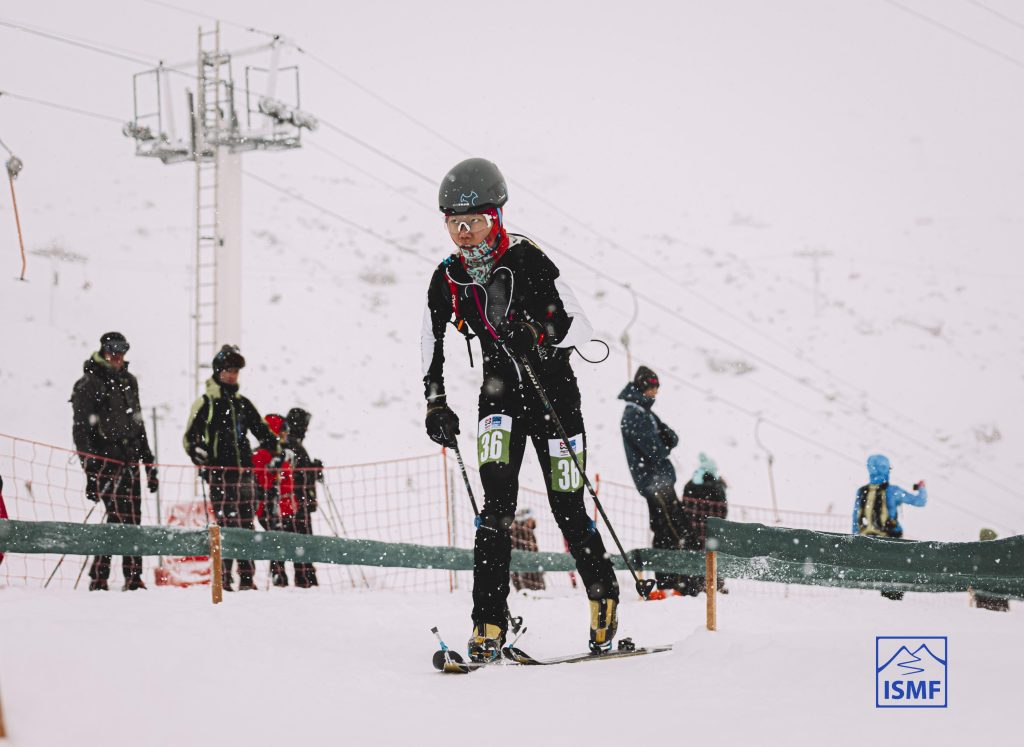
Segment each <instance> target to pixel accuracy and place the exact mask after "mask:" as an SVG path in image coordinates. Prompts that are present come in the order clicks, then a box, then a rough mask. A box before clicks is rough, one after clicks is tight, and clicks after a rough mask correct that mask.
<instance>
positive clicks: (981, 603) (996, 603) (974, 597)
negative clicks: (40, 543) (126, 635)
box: [0, 483, 1010, 612]
mask: <svg viewBox="0 0 1024 747" xmlns="http://www.w3.org/2000/svg"><path fill="white" fill-rule="evenodd" d="M2 484H3V483H0V485H2ZM2 508H3V505H2V503H0V509H2ZM0 518H3V516H2V515H0ZM998 537H999V535H998V534H996V532H995V530H994V529H982V530H981V531H980V532H979V533H978V539H979V540H980V541H981V542H991V541H992V540H994V539H998ZM2 559H3V557H2V556H0V560H2ZM971 601H972V602H973V603H974V606H975V607H977V608H978V609H982V610H991V611H992V612H1009V611H1010V600H1009V599H1008V598H1007V597H1003V596H994V595H992V594H986V593H985V592H983V591H973V590H972V591H971Z"/></svg>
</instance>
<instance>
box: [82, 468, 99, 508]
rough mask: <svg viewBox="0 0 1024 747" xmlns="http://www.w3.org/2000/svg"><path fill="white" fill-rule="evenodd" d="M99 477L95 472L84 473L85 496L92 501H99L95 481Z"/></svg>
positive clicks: (97, 480)
mask: <svg viewBox="0 0 1024 747" xmlns="http://www.w3.org/2000/svg"><path fill="white" fill-rule="evenodd" d="M98 482H99V478H98V476H97V475H96V473H95V472H86V473H85V497H86V498H88V499H89V500H90V501H92V502H93V503H99V502H100V491H99V487H98V485H97V483H98Z"/></svg>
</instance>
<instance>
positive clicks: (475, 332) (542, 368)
mask: <svg viewBox="0 0 1024 747" xmlns="http://www.w3.org/2000/svg"><path fill="white" fill-rule="evenodd" d="M507 200H508V190H507V187H506V185H505V179H504V177H503V176H502V175H501V172H500V171H499V170H498V167H497V166H495V165H494V164H493V163H491V162H490V161H487V160H485V159H482V158H470V159H468V160H465V161H462V162H460V163H459V164H457V165H456V166H455V167H454V168H452V170H451V171H449V172H448V173H447V174H446V175H445V177H444V179H443V180H442V182H441V188H440V191H439V195H438V203H439V206H440V209H441V212H442V213H444V215H445V218H444V225H445V227H446V229H447V231H448V234H449V236H450V238H451V239H452V241H453V242H454V243H455V245H456V247H457V251H456V252H454V253H453V254H452V255H451V256H449V257H448V258H447V259H445V260H444V261H443V262H441V264H440V265H438V267H437V269H436V270H434V273H433V276H432V277H431V279H430V285H429V287H428V290H427V304H426V308H425V309H424V313H423V324H422V347H421V353H422V362H423V374H424V376H423V383H424V391H425V395H426V399H427V413H426V430H427V434H428V435H429V436H430V438H431V439H432V440H433V441H435V442H436V443H438V444H441V445H442V446H447V447H455V446H456V445H457V442H456V436H458V435H459V432H460V431H459V418H458V416H456V414H455V413H454V412H453V411H452V409H451V408H450V407H449V406H448V403H447V401H446V398H445V388H444V333H445V330H446V328H447V324H448V323H449V321H451V322H452V323H453V324H454V325H455V326H456V328H457V329H458V330H459V331H460V332H462V333H463V334H464V335H465V336H466V338H467V340H468V339H470V337H471V336H476V337H478V338H479V340H480V348H481V352H482V354H483V382H482V386H481V389H480V395H479V399H478V419H479V420H478V422H479V425H478V428H477V453H478V457H479V463H480V481H481V483H482V484H483V489H484V504H483V508H482V509H481V512H480V516H479V518H478V525H477V527H478V528H477V532H476V541H475V543H474V567H473V613H472V621H473V634H472V636H471V637H470V639H469V656H470V658H471V659H472V660H474V661H486V660H490V659H496V658H498V657H499V656H500V651H501V647H502V645H503V644H504V641H505V633H506V629H507V622H506V620H507V607H506V600H507V598H508V594H509V561H510V556H511V550H512V543H511V538H510V536H509V527H510V526H511V525H512V522H513V520H514V518H515V513H516V502H517V498H518V495H517V494H518V487H519V468H520V466H521V464H522V460H523V454H524V451H525V449H526V442H527V440H530V441H532V442H533V447H534V449H535V450H536V452H537V456H538V458H539V460H540V463H541V465H542V469H543V471H544V478H545V482H546V484H547V491H548V501H549V503H550V505H551V510H552V512H553V514H554V516H555V521H556V522H557V523H558V526H559V528H560V529H561V530H562V533H563V534H564V536H565V538H566V540H567V541H568V543H569V550H570V552H571V553H572V556H573V558H574V559H575V560H576V567H577V569H578V571H579V574H580V577H581V578H582V579H583V582H584V585H585V588H586V591H587V597H588V599H589V600H590V647H591V650H593V651H596V652H600V651H607V650H610V649H611V644H612V639H613V638H614V636H615V631H616V627H617V619H618V618H617V609H616V608H617V606H618V599H619V588H618V583H617V582H616V579H615V572H614V569H613V567H612V564H611V560H610V558H609V556H608V554H607V553H606V552H605V547H604V542H603V541H602V539H601V535H600V534H599V533H598V531H597V527H596V525H595V524H594V523H593V522H592V521H591V520H590V518H589V517H588V516H587V512H586V508H585V507H584V504H583V481H582V476H581V475H580V474H579V471H578V470H577V469H576V468H575V465H574V464H573V462H572V459H571V457H570V455H569V453H568V450H567V448H566V445H565V444H564V443H563V441H562V440H561V439H560V438H559V436H558V434H557V430H556V428H555V425H554V423H553V422H552V419H551V418H550V417H545V415H544V413H543V405H542V402H541V400H540V398H539V396H538V395H537V393H536V391H535V389H534V388H533V386H532V385H531V382H530V381H529V379H528V378H527V375H526V373H525V372H524V370H523V368H522V366H521V365H520V364H519V362H518V361H517V358H518V357H520V356H525V357H526V359H527V360H528V363H529V365H530V367H531V368H532V369H533V370H534V371H535V372H536V374H537V376H538V378H539V380H540V383H541V386H542V387H543V388H544V390H545V393H546V395H547V397H548V399H549V400H550V401H551V403H552V405H553V407H554V410H555V413H556V414H557V415H558V417H559V419H560V420H561V422H562V424H563V426H564V427H565V431H566V435H567V436H568V438H569V440H570V443H571V445H572V447H573V448H574V449H575V451H576V453H577V454H578V456H579V459H580V462H581V464H583V463H584V458H585V455H586V446H587V443H586V432H585V429H584V425H583V413H582V410H581V404H580V392H579V388H578V386H577V384H576V376H575V375H574V374H573V370H572V366H571V365H570V363H569V355H570V353H571V352H572V349H573V346H575V345H579V344H582V343H584V342H587V341H589V339H590V334H591V331H592V328H591V325H590V322H589V321H588V320H587V318H586V316H585V315H584V314H583V310H582V308H581V307H580V305H579V302H578V301H577V300H576V297H575V296H574V294H573V292H572V290H571V289H570V288H569V287H568V286H567V285H566V283H565V281H564V280H563V279H562V278H561V277H559V271H558V268H557V267H556V266H555V264H554V263H553V262H552V261H551V260H550V259H549V258H548V257H547V255H545V254H544V252H542V251H541V250H540V248H538V247H537V245H536V244H534V243H533V242H532V241H531V240H530V239H528V238H526V237H525V236H520V235H517V234H511V233H508V232H507V231H506V230H505V226H504V216H503V211H502V207H503V206H504V205H505V203H506V201H507ZM453 316H454V319H453Z"/></svg>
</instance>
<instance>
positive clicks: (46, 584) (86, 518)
mask: <svg viewBox="0 0 1024 747" xmlns="http://www.w3.org/2000/svg"><path fill="white" fill-rule="evenodd" d="M98 505H100V504H99V502H96V503H94V504H92V508H90V509H89V513H87V514H86V515H85V519H83V521H82V523H83V524H88V523H89V517H90V516H92V512H93V511H95V510H96V507H97V506H98ZM66 557H67V553H65V554H64V555H61V556H60V560H58V561H57V565H55V566H54V568H53V571H51V572H50V577H49V578H48V579H46V583H45V584H43V588H44V589H45V588H46V587H47V586H49V585H50V582H51V581H53V577H54V576H56V575H57V571H59V570H60V566H61V564H62V563H63V562H64V558H66ZM85 557H86V560H88V559H89V556H88V555H86V556H85ZM82 567H83V568H84V567H85V565H84V564H83V566H82ZM78 577H79V578H81V577H82V574H81V573H79V574H78Z"/></svg>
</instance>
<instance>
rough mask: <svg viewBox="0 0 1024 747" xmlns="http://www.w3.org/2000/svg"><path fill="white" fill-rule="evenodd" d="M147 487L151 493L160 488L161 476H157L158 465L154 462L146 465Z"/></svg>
mask: <svg viewBox="0 0 1024 747" xmlns="http://www.w3.org/2000/svg"><path fill="white" fill-rule="evenodd" d="M146 487H147V488H149V492H150V493H155V492H156V491H157V490H159V489H160V478H159V477H157V471H156V467H154V466H153V465H152V464H147V465H146Z"/></svg>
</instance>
